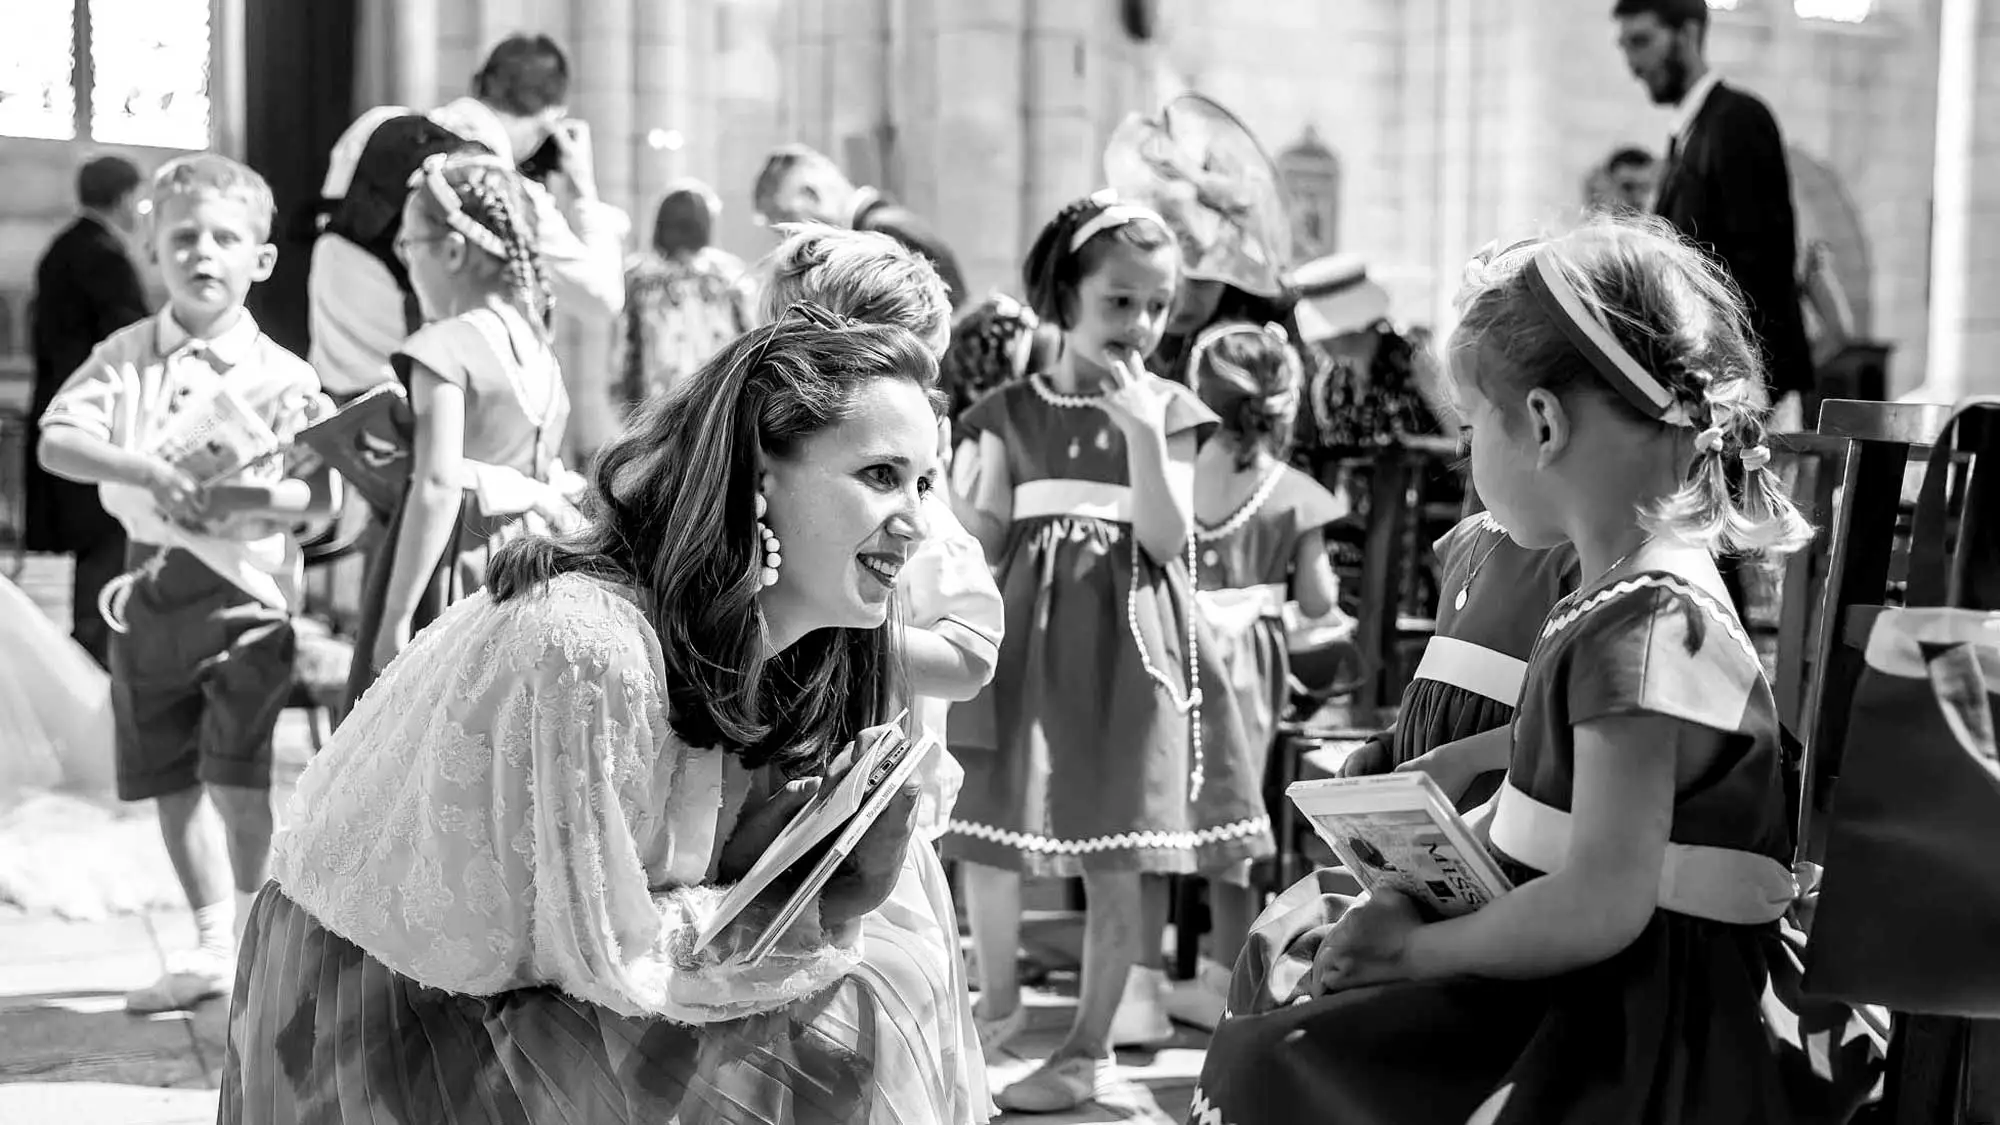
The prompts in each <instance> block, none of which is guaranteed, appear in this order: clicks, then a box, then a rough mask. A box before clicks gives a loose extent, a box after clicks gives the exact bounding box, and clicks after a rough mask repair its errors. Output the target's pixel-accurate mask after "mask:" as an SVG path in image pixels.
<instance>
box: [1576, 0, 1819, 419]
mask: <svg viewBox="0 0 2000 1125" xmlns="http://www.w3.org/2000/svg"><path fill="white" fill-rule="evenodd" d="M1612 16H1613V17H1614V18H1615V19H1616V20H1617V21H1618V46H1619V49H1620V50H1622V51H1623V52H1624V53H1625V63H1626V65H1627V66H1628V67H1630V68H1631V70H1632V73H1633V75H1634V76H1635V77H1637V78H1638V79H1639V81H1641V82H1643V83H1644V84H1645V86H1646V92H1647V93H1648V94H1650V95H1651V96H1652V99H1653V102H1654V104H1656V105H1667V106H1673V107H1675V110H1676V112H1675V117H1674V129H1673V133H1672V135H1671V136H1670V137H1669V140H1668V147H1667V159H1666V161H1665V163H1664V165H1663V166H1662V167H1661V169H1660V186H1659V195H1658V198H1657V199H1656V200H1655V202H1654V205H1653V210H1654V213H1656V214H1658V215H1660V216H1661V217H1662V218H1664V219H1666V220H1667V221H1668V222H1670V223H1672V224H1673V225H1674V227H1675V228H1677V229H1678V230H1679V231H1680V232H1681V233H1682V234H1684V235H1686V236H1687V237H1688V238H1689V239H1690V240H1692V241H1693V242H1695V243H1697V244H1698V245H1700V246H1702V247H1703V248H1704V249H1706V250H1707V251H1708V252H1709V253H1711V254H1712V255H1714V256H1715V258H1716V259H1717V260H1718V261H1720V262H1721V263H1722V265H1723V267H1724V268H1725V269H1727V270H1728V271H1729V275H1730V276H1731V277H1733V278H1734V279H1735V280H1736V285H1737V287H1738V288H1740V289H1741V290H1742V291H1743V295H1744V296H1745V297H1746V298H1748V300H1749V303H1750V327H1751V329H1752V330H1753V331H1754V332H1755V333H1756V335H1757V338H1758V340H1759V341H1760V342H1761V343H1762V344H1763V348H1764V361H1765V364H1766V365H1767V369H1768V380H1769V383H1768V385H1769V387H1770V390H1771V398H1772V401H1773V402H1776V401H1777V400H1778V399H1779V398H1781V397H1782V396H1784V395H1787V394H1793V393H1797V394H1798V395H1800V396H1801V399H1802V400H1803V402H1802V405H1803V406H1805V407H1807V408H1809V409H1810V408H1811V407H1812V405H1813V404H1812V401H1811V399H1812V391H1813V365H1812V352H1811V350H1810V349H1809V348H1808V346H1807V344H1806V330H1805V316H1804V313H1803V311H1802V309H1801V306H1800V303H1799V288H1798V258H1799V243H1798V217H1797V215H1796V214H1795V213H1794V211H1793V209H1792V178H1791V172H1790V170H1789V169H1788V168H1787V167H1786V164H1785V143H1784V138H1783V137H1782V136H1781V135H1780V134H1779V132H1778V122H1777V119H1776V118H1775V117H1773V116H1771V110H1770V107H1769V106H1766V105H1765V104H1764V103H1763V102H1762V101H1761V100H1759V99H1758V98H1757V97H1756V96H1755V95H1753V94H1750V93H1748V92H1747V91H1744V90H1739V89H1737V88H1736V87H1734V86H1731V85H1729V84H1727V83H1725V82H1723V81H1721V80H1720V78H1719V77H1718V76H1717V74H1716V73H1715V72H1714V71H1713V70H1710V69H1709V66H1708V61H1707V58H1706V48H1707V39H1708V4H1707V3H1706V0H1617V3H1616V5H1615V6H1614V7H1613V8H1612ZM1807 417H1808V419H1810V418H1811V415H1810V414H1808V415H1807Z"/></svg>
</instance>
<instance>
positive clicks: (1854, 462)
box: [1779, 399, 1951, 861]
mask: <svg viewBox="0 0 2000 1125" xmlns="http://www.w3.org/2000/svg"><path fill="white" fill-rule="evenodd" d="M1950 413H1951V411H1950V408H1948V407H1943V406H1935V405H1929V404H1905V403H1883V402H1862V401H1858V400H1851V399H1830V400H1828V401H1827V402H1825V403H1824V404H1822V405H1821V408H1820V424H1819V430H1818V432H1817V434H1816V435H1814V436H1813V438H1812V440H1811V441H1810V443H1809V445H1810V447H1811V448H1813V449H1814V450H1815V451H1816V452H1815V456H1816V457H1817V458H1818V459H1819V462H1820V466H1821V468H1822V469H1824V468H1826V467H1829V466H1836V465H1837V473H1830V474H1828V479H1826V480H1825V481H1823V482H1822V483H1821V484H1820V485H1818V486H1816V487H1817V488H1818V489H1820V490H1823V491H1824V494H1825V495H1826V497H1827V500H1826V501H1825V508H1824V510H1825V511H1827V513H1828V518H1826V519H1825V521H1824V523H1823V524H1822V526H1821V529H1820V534H1819V536H1818V537H1817V539H1816V541H1815V545H1814V547H1813V548H1812V549H1810V550H1808V551H1807V552H1803V553H1802V554H1803V555H1804V556H1805V557H1804V558H1802V559H1799V560H1797V561H1795V562H1794V563H1793V569H1794V572H1795V576H1796V575H1797V574H1799V573H1803V574H1804V575H1805V580H1804V582H1803V585H1804V587H1805V588H1806V589H1807V590H1809V591H1812V592H1813V593H1812V596H1811V597H1810V600H1808V599H1806V598H1801V599H1798V601H1799V604H1800V606H1801V608H1802V609H1806V610H1810V616H1811V620H1809V621H1807V622H1804V623H1801V624H1800V625H1799V626H1798V627H1796V628H1794V629H1791V630H1789V631H1787V632H1786V633H1782V634H1781V638H1782V637H1784V636H1789V637H1791V638H1792V643H1793V644H1794V646H1795V648H1796V651H1794V652H1792V653H1790V654H1787V653H1785V652H1784V650H1783V649H1782V648H1781V650H1780V660H1779V665H1780V683H1781V685H1783V684H1787V683H1789V684H1791V685H1793V687H1792V690H1793V692H1794V693H1795V694H1796V696H1797V709H1796V720H1795V733H1797V735H1798V737H1799V740H1800V741H1801V742H1802V743H1804V745H1805V763H1804V767H1803V772H1804V782H1805V792H1804V794H1803V795H1802V802H1803V808H1802V814H1801V818H1800V826H1799V827H1800V833H1801V836H1800V838H1801V840H1802V841H1804V843H1805V852H1804V854H1805V857H1806V858H1807V859H1810V860H1814V861H1817V860H1818V859H1819V858H1820V856H1821V854H1822V849H1823V847H1824V844H1825V840H1824V820H1825V811H1826V808H1827V803H1828V800H1829V798H1830V796H1831V793H1832V787H1833V784H1834V782H1835V780H1836V779H1838V778H1839V776H1840V749H1841V747H1842V745H1843V744H1844V741H1845V739H1846V735H1847V705H1848V702H1849V701H1850V700H1851V699H1852V698H1853V695H1854V687H1855V684H1856V682H1857V681H1858V680H1859V678H1860V676H1861V670H1862V668H1863V667H1864V665H1865V664H1866V661H1865V660H1863V658H1862V654H1861V652H1860V650H1859V649H1856V648H1853V647H1851V646H1850V645H1849V644H1848V643H1847V639H1848V637H1849V636H1851V635H1852V634H1851V633H1850V632H1849V629H1848V626H1849V624H1850V616H1851V612H1852V611H1853V610H1854V609H1855V608H1856V607H1865V606H1881V605H1886V604H1894V603H1895V602H1896V601H1899V600H1900V599H1899V598H1896V597H1894V596H1893V594H1894V591H1893V589H1892V587H1891V579H1892V576H1897V577H1899V575H1893V569H1892V568H1893V564H1894V563H1895V562H1896V561H1897V543H1898V537H1897V534H1896V532H1897V524H1898V520H1899V518H1900V516H1901V513H1902V510H1903V506H1904V505H1903V494H1904V481H1905V478H1906V476H1907V475H1908V470H1909V465H1910V458H1911V456H1912V455H1913V454H1914V455H1921V456H1928V454H1929V445H1930V442H1931V441H1932V440H1933V439H1934V438H1935V437H1936V435H1937V433H1938V430H1939V429H1940V428H1941V427H1942V426H1943V425H1944V422H1945V419H1946V418H1947V417H1949V416H1950ZM1834 497H1837V500H1836V499H1834ZM1904 550H1905V551H1907V544H1905V547H1904ZM1815 572H1816V573H1815ZM1788 584H1789V579H1788ZM1788 657H1789V658H1788ZM1781 706H1782V699H1781Z"/></svg>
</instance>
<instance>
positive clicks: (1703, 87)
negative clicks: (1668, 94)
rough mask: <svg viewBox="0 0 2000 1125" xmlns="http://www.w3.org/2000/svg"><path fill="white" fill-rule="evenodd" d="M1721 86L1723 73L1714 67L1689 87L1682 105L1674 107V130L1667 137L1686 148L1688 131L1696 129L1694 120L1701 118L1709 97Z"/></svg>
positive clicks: (1682, 99)
mask: <svg viewBox="0 0 2000 1125" xmlns="http://www.w3.org/2000/svg"><path fill="white" fill-rule="evenodd" d="M1720 85H1722V73H1721V72H1720V71H1718V70H1716V69H1715V68H1714V67H1709V68H1708V71H1707V73H1705V74H1703V75H1702V76H1701V78H1700V79H1698V80H1696V82H1695V84H1694V85H1692V86H1690V87H1688V92H1687V94H1686V95H1684V96H1683V97H1682V98H1681V104H1680V105H1678V106H1675V107H1674V130H1673V132H1671V133H1668V134H1667V136H1669V137H1671V138H1672V139H1674V140H1676V141H1679V142H1680V143H1681V145H1682V147H1686V145H1687V136H1688V130H1689V129H1691V128H1693V127H1694V119H1695V118H1697V117H1700V116H1701V107H1702V106H1705V105H1707V104H1708V96H1709V95H1710V94H1713V93H1714V92H1715V88H1716V87H1717V86H1720Z"/></svg>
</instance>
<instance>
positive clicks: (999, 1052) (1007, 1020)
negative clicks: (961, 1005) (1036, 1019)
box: [972, 1002, 1028, 1066]
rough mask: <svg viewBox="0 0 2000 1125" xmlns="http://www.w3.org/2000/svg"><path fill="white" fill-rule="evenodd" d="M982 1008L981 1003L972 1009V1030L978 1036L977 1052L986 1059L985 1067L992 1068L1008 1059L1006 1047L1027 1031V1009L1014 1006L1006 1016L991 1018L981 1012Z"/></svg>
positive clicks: (1024, 1006)
mask: <svg viewBox="0 0 2000 1125" xmlns="http://www.w3.org/2000/svg"><path fill="white" fill-rule="evenodd" d="M983 1007H984V1004H983V1002H982V1003H981V1004H975V1005H974V1006H973V1008H972V1030H973V1032H974V1033H975V1034H977V1035H978V1036H979V1051H980V1054H982V1055H984V1056H985V1057H986V1065H988V1066H993V1065H995V1064H997V1063H999V1062H1001V1061H1004V1060H1005V1059H1006V1058H1007V1057H1008V1055H1007V1045H1008V1044H1009V1043H1011V1042H1013V1041H1014V1040H1016V1039H1018V1038H1020V1036H1021V1033H1022V1032H1023V1031H1026V1030H1027V1028H1028V1007H1027V1005H1025V1004H1015V1005H1014V1010H1013V1011H1011V1012H1008V1013H1007V1014H1006V1015H1004V1016H992V1017H988V1016H986V1015H985V1014H984V1013H983V1012H982V1011H981V1009H982V1008H983Z"/></svg>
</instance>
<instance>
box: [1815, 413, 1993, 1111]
mask: <svg viewBox="0 0 2000 1125" xmlns="http://www.w3.org/2000/svg"><path fill="white" fill-rule="evenodd" d="M1950 413H1951V411H1950V408H1948V407H1942V406H1932V405H1914V404H1891V403H1880V402H1860V401H1851V400H1830V401H1828V402H1826V403H1825V404H1823V406H1822V408H1821V413H1820V426H1819V430H1818V432H1817V434H1814V435H1788V436H1787V437H1786V438H1785V439H1784V443H1783V444H1784V445H1785V446H1786V447H1787V448H1789V449H1791V450H1792V451H1794V452H1800V453H1804V454H1806V455H1807V456H1810V457H1812V458H1814V459H1816V460H1818V462H1819V463H1820V466H1821V467H1822V468H1826V469H1830V470H1831V471H1829V472H1828V473H1827V479H1826V480H1825V481H1823V482H1820V483H1815V484H1810V485H1807V486H1806V487H1805V488H1804V489H1803V490H1802V491H1804V492H1805V493H1806V495H1807V496H1809V497H1811V498H1812V499H1813V502H1814V503H1824V505H1825V510H1826V511H1827V512H1828V513H1829V518H1827V519H1825V522H1824V523H1823V530H1822V532H1821V535H1820V537H1819V539H1818V541H1817V542H1816V545H1815V547H1814V548H1813V549H1812V550H1810V551H1808V552H1805V556H1806V557H1804V558H1801V559H1796V560H1795V561H1794V563H1793V566H1792V568H1791V569H1792V575H1791V578H1790V579H1788V583H1789V582H1790V581H1792V580H1800V581H1803V582H1804V583H1805V587H1804V588H1803V589H1800V590H1799V592H1800V593H1807V591H1810V592H1809V593H1808V594H1807V596H1804V597H1798V598H1796V600H1797V601H1798V602H1800V603H1801V605H1802V606H1806V607H1809V609H1810V617H1811V618H1812V620H1810V621H1807V622H1804V623H1799V622H1796V621H1794V620H1792V619H1793V616H1794V615H1793V613H1792V610H1791V605H1790V600H1791V599H1792V598H1793V591H1790V590H1788V591H1787V596H1788V604H1787V612H1786V617H1787V621H1788V625H1787V627H1786V629H1785V630H1784V631H1783V633H1782V634H1781V636H1782V637H1783V638H1784V639H1785V642H1786V646H1785V647H1784V648H1782V649H1781V660H1780V684H1781V686H1782V685H1784V684H1787V683H1789V684H1791V685H1792V690H1793V692H1794V694H1795V696H1796V698H1797V700H1798V703H1799V709H1798V712H1797V732H1798V734H1799V736H1800V737H1801V739H1802V740H1803V741H1804V743H1805V761H1804V766H1803V779H1802V789H1803V793H1802V795H1801V806H1802V807H1801V809H1800V817H1799V832H1800V840H1801V841H1802V844H1803V850H1802V851H1803V855H1804V856H1805V857H1806V858H1808V859H1810V860H1813V861H1818V860H1819V859H1820V858H1821V857H1822V856H1823V854H1824V849H1825V844H1826V832H1827V814H1828V812H1829V811H1830V808H1831V801H1832V797H1833V793H1834V786H1835V782H1836V781H1837V779H1838V778H1839V775H1840V763H1841V756H1842V751H1843V750H1844V748H1845V742H1846V734H1847V722H1848V707H1849V704H1850V702H1851V700H1852V698H1853V695H1854V691H1855V687H1856V684H1857V682H1858V681H1859V678H1860V676H1861V673H1862V670H1863V668H1864V667H1865V665H1866V660H1865V657H1864V654H1863V651H1862V649H1861V647H1860V645H1861V644H1862V643H1865V640H1866V637H1867V634H1868V629H1869V626H1870V625H1871V624H1872V622H1873V619H1874V616H1875V614H1877V613H1879V612H1880V610H1881V608H1882V607H1884V606H1888V605H1895V604H1898V603H1899V602H1900V600H1901V599H1900V594H1899V593H1898V591H1897V589H1896V586H1895V583H1896V581H1897V580H1898V579H1900V578H1901V576H1902V569H1901V568H1902V566H1904V565H1906V563H1907V557H1908V533H1907V532H1904V533H1900V534H1899V525H1900V523H1901V516H1902V510H1903V508H1904V507H1905V505H1904V504H1903V496H1904V491H1905V489H1904V485H1905V480H1906V476H1907V474H1908V468H1909V463H1910V459H1911V457H1912V456H1913V455H1915V456H1928V455H1929V452H1930V450H1929V446H1930V445H1931V444H1932V443H1933V442H1935V440H1936V438H1937V435H1938V433H1939V432H1940V430H1941V428H1942V426H1943V424H1944V422H1945V420H1946V419H1947V418H1948V417H1949V415H1950ZM1979 424H1985V423H1983V421H1982V422H1981V423H1979ZM1959 437H1960V448H1961V449H1966V448H1977V447H1979V446H1982V445H1986V446H1988V447H1989V448H1990V447H1991V445H1990V443H1992V442H1994V441H1995V440H1996V438H2000V435H1989V434H1985V433H1983V432H1981V431H1980V430H1978V428H1977V425H1970V426H1962V427H1961V430H1960V435H1959ZM1964 462H1965V458H1964V457H1960V458H1958V459H1956V460H1954V461H1953V462H1951V463H1950V471H1953V472H1954V474H1955V476H1956V478H1957V479H1956V480H1955V481H1954V487H1953V496H1954V502H1953V503H1952V504H1951V505H1950V507H1951V509H1952V510H1954V511H1956V512H1957V513H1958V518H1957V526H1956V529H1955V531H1952V532H1947V534H1949V535H1950V536H1951V542H1952V543H1953V556H1952V557H1953V566H1954V570H1955V572H1956V573H1957V574H1959V575H1960V576H1961V577H1963V578H1965V579H1967V580H1968V582H1967V588H1968V589H1970V590H1972V591H1973V594H1972V599H1973V600H1974V601H1975V603H1976V604H1981V605H1988V606H1994V607H2000V465H1982V466H1978V467H1977V470H1976V472H1971V473H1968V472H1965V471H1964ZM1801 612H1804V610H1801ZM1995 1072H2000V1025H1996V1024H1995V1023H1992V1022H1987V1021H1971V1020H1962V1019H1953V1018H1945V1017H1934V1016H1919V1015H1909V1014H1905V1013H1897V1014H1896V1016H1895V1020H1894V1032H1893V1034H1892V1038H1891V1044H1890V1058H1889V1077H1888V1081H1887V1084H1886V1088H1885V1094H1884V1099H1883V1102H1882V1104H1881V1105H1880V1106H1878V1107H1876V1108H1875V1109H1874V1111H1873V1114H1874V1116H1873V1120H1875V1121H1878V1122H1883V1123H1890V1125H1904V1123H1906V1122H1908V1123H1915V1122H1919V1121H1922V1122H1932V1121H1950V1122H1958V1121H1965V1122H1970V1121H1973V1120H1991V1119H1993V1118H1991V1117H1985V1116H1959V1115H1960V1114H1963V1113H1966V1112H1967V1111H1968V1110H1969V1111H1970V1112H1971V1113H1972V1114H1975V1115H1976V1114H1979V1113H1982V1112H1983V1113H1987V1114H1991V1113H1993V1112H1995V1110H1996V1109H2000V1104H1996V1103H2000V1089H1994V1088H1993V1083H1991V1082H1990V1081H1987V1082H1986V1084H1985V1085H1982V1084H1981V1083H1982V1077H1981V1076H1985V1079H1991V1077H1992V1074H1993V1073H1995Z"/></svg>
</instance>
